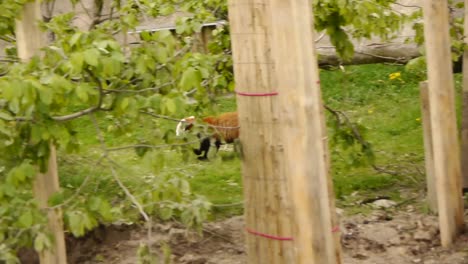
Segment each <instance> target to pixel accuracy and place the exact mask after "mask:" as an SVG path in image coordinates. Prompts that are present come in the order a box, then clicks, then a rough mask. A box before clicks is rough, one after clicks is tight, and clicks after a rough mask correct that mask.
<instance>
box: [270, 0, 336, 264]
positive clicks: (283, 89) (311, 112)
mask: <svg viewBox="0 0 468 264" xmlns="http://www.w3.org/2000/svg"><path fill="white" fill-rule="evenodd" d="M270 2H271V5H272V6H271V10H272V15H271V18H272V19H271V23H272V25H271V28H272V37H273V41H272V43H273V49H272V50H273V57H274V59H275V68H276V75H277V76H278V80H277V89H278V93H279V95H278V98H279V101H278V102H279V104H280V108H281V121H280V122H281V124H282V125H281V131H280V132H281V134H282V138H285V139H286V138H287V139H288V143H287V144H286V145H285V147H284V150H285V154H286V160H287V161H288V162H287V163H286V164H285V166H286V170H287V172H288V175H287V176H288V179H289V183H290V193H291V197H292V202H293V213H294V219H295V223H294V232H293V234H294V236H293V237H294V246H295V253H296V254H295V261H294V262H293V263H304V264H305V263H314V264H322V263H327V264H330V263H340V262H341V259H340V258H339V257H340V256H339V249H337V248H336V247H339V245H335V239H334V235H333V230H334V227H333V226H332V219H333V217H334V214H335V208H334V201H333V200H334V197H333V196H330V195H329V191H330V190H331V189H332V188H331V182H329V180H330V178H329V175H328V160H327V157H328V153H326V152H327V151H328V148H327V146H326V144H327V134H326V130H325V126H324V116H323V103H322V98H321V92H320V79H319V70H318V64H317V54H316V51H315V47H314V30H313V29H314V23H313V12H312V9H311V7H312V2H311V1H310V0H271V1H270ZM329 187H330V188H329ZM337 252H338V254H337Z"/></svg>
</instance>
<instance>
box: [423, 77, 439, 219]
mask: <svg viewBox="0 0 468 264" xmlns="http://www.w3.org/2000/svg"><path fill="white" fill-rule="evenodd" d="M419 88H420V94H421V113H422V124H423V135H424V153H425V154H424V160H425V164H426V183H427V202H428V205H429V209H430V210H431V211H432V212H434V213H436V212H437V193H436V186H437V184H436V177H435V174H434V153H433V152H434V150H433V145H432V130H431V110H430V100H429V88H428V86H427V81H424V82H421V83H420V84H419Z"/></svg>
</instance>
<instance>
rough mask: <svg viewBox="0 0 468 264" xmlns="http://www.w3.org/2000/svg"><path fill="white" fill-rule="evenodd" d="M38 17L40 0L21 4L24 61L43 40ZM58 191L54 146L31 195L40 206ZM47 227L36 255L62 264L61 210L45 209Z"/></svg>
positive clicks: (20, 35)
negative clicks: (46, 242)
mask: <svg viewBox="0 0 468 264" xmlns="http://www.w3.org/2000/svg"><path fill="white" fill-rule="evenodd" d="M40 20H42V15H41V8H40V1H39V0H35V1H33V2H28V3H26V4H25V5H24V7H23V11H22V13H21V17H20V19H19V20H17V21H16V43H17V47H18V56H19V57H20V58H21V59H22V60H24V61H27V60H29V59H30V58H31V57H33V56H34V55H37V54H38V53H39V49H40V48H42V47H43V45H44V43H45V34H44V33H43V32H41V30H40V29H39V26H38V22H39V21H40ZM58 190H59V180H58V173H57V160H56V152H55V146H53V145H51V146H50V158H49V164H48V170H47V172H46V173H39V174H38V175H37V176H36V179H35V181H34V187H33V191H34V195H35V198H36V199H37V200H38V204H39V207H40V208H46V207H48V204H47V203H48V199H49V197H50V196H51V195H52V194H53V193H55V192H57V191H58ZM48 220H49V228H50V231H51V232H52V235H53V236H54V243H53V246H52V248H51V249H50V250H47V251H43V252H41V253H40V254H39V258H40V261H41V263H43V264H65V263H67V255H66V249H65V238H64V232H63V223H62V212H61V210H60V209H55V210H53V211H49V212H48Z"/></svg>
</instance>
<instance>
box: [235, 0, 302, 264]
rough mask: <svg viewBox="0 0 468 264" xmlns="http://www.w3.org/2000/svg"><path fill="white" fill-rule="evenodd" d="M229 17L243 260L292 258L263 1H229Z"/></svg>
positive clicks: (271, 263) (272, 262) (275, 263)
mask: <svg viewBox="0 0 468 264" xmlns="http://www.w3.org/2000/svg"><path fill="white" fill-rule="evenodd" d="M228 3H229V21H230V26H231V42H232V52H233V59H234V74H235V81H236V91H238V92H239V93H238V95H237V109H238V115H239V125H240V127H241V132H240V140H241V144H242V152H243V160H242V174H243V186H244V200H245V206H244V215H245V224H246V245H247V260H248V261H247V263H258V264H263V263H265V264H266V263H268V264H283V263H284V264H287V263H295V261H294V258H293V247H292V246H293V242H292V241H291V239H295V238H293V237H291V233H292V224H293V221H294V220H293V218H292V214H291V208H290V204H289V195H288V189H287V188H288V184H287V178H286V177H285V175H286V174H287V173H288V172H287V171H286V169H285V167H284V164H285V163H286V162H291V161H289V160H286V159H285V158H284V151H283V148H284V146H285V145H286V144H285V142H287V141H288V140H289V139H290V138H284V137H281V136H282V135H281V134H280V133H279V131H280V126H281V125H283V124H282V123H280V122H279V120H280V118H279V115H280V109H279V104H278V96H277V95H276V88H277V87H276V85H275V86H273V84H275V76H274V72H273V71H274V63H273V60H272V58H271V52H270V46H271V40H270V39H271V37H270V33H269V32H270V25H269V23H270V19H269V15H270V12H269V10H268V9H269V2H268V1H267V0H243V1H238V0H230V1H229V2H228Z"/></svg>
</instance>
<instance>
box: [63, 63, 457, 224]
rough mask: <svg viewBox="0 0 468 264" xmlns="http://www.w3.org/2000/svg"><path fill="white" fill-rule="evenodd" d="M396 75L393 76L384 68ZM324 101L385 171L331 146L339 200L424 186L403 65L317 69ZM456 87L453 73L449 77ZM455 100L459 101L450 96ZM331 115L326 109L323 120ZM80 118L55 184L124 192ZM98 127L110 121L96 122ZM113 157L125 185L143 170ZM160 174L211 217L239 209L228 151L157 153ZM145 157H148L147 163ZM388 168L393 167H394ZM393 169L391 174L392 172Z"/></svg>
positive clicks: (146, 132)
mask: <svg viewBox="0 0 468 264" xmlns="http://www.w3.org/2000/svg"><path fill="white" fill-rule="evenodd" d="M392 73H400V76H399V77H397V78H394V79H391V78H390V74H392ZM320 78H321V83H322V93H323V97H324V101H325V103H326V104H327V105H329V106H330V107H332V108H334V109H337V110H340V111H343V112H344V113H346V114H347V115H348V116H349V118H350V119H352V120H353V121H358V122H359V123H360V124H361V125H363V126H364V127H366V128H367V132H366V135H365V136H366V138H367V139H368V141H369V142H371V143H372V145H373V148H374V151H375V154H376V165H377V166H378V167H379V168H381V169H382V170H383V171H385V172H391V173H385V172H382V171H380V172H379V171H377V170H376V169H374V168H372V167H370V166H364V167H350V166H349V164H348V163H349V160H348V159H347V157H346V156H343V155H340V154H338V153H336V152H332V153H333V154H332V173H333V182H334V187H335V192H336V196H337V198H338V199H337V202H338V205H339V206H341V207H346V206H351V205H352V202H353V201H354V200H355V199H357V198H356V197H359V198H363V197H372V196H376V195H388V196H391V197H393V198H394V199H396V200H398V199H400V191H401V190H403V189H404V190H409V191H410V192H411V190H414V191H415V192H416V191H418V190H421V188H424V186H425V183H424V175H423V174H422V173H421V172H423V171H424V151H423V138H422V130H421V129H422V123H421V114H420V104H419V88H418V82H419V81H420V80H418V79H417V78H415V77H413V76H411V75H409V74H408V73H406V72H405V71H404V68H403V66H393V65H382V64H374V65H360V66H348V67H346V71H345V72H342V71H341V70H339V69H338V70H322V71H321V74H320ZM456 86H457V91H459V90H460V76H456ZM218 103H219V109H220V111H222V112H226V111H233V110H235V108H236V105H235V98H221V99H219V102H218ZM457 105H459V100H458V99H457ZM329 118H332V117H331V116H328V115H327V119H329ZM78 122H82V123H79V125H80V127H81V129H82V131H84V132H85V133H84V134H85V136H84V137H83V138H81V142H82V144H83V151H82V153H81V154H76V155H73V156H67V157H64V158H61V160H60V162H61V171H60V173H61V176H62V185H63V186H66V187H67V188H70V189H74V188H77V187H78V186H79V185H80V184H81V183H82V182H83V180H84V179H85V178H86V176H87V175H93V176H98V177H93V179H95V180H93V181H92V183H90V184H88V185H87V186H85V188H83V192H96V191H99V192H100V193H102V194H103V195H104V196H108V197H122V196H123V193H122V191H121V190H120V189H119V188H118V186H117V185H116V183H114V182H113V181H112V180H111V175H110V173H109V170H108V169H107V168H105V167H98V166H95V163H96V160H97V159H99V156H100V154H99V151H98V147H99V141H98V140H97V139H96V132H95V130H94V128H93V127H92V125H91V123H90V121H89V120H85V119H83V120H80V121H78ZM101 125H102V127H106V126H108V125H109V124H107V123H105V122H104V123H102V124H101ZM158 125H159V126H160V125H163V126H166V125H167V126H173V125H174V124H173V123H168V124H166V123H163V122H162V121H161V122H159V123H152V124H149V125H142V127H141V130H139V131H134V132H132V133H130V135H123V136H122V137H121V138H111V137H109V138H106V142H109V144H110V145H123V144H125V142H128V143H130V142H132V141H133V140H134V139H144V138H145V137H151V136H152V135H154V133H156V132H155V129H156V127H157V126H158ZM112 155H113V158H114V159H115V160H116V161H118V162H119V164H120V166H119V169H118V172H119V176H120V177H121V178H122V180H123V181H124V182H125V183H126V184H128V185H129V186H130V188H132V187H134V188H138V186H139V184H141V181H142V179H143V178H142V177H144V176H145V175H147V174H148V173H149V171H148V170H145V169H143V168H142V167H141V166H139V164H140V163H139V162H138V159H137V157H136V155H135V154H134V152H133V151H124V152H116V153H113V154H112ZM164 156H165V158H164V160H165V163H164V165H163V166H162V167H161V168H160V171H161V173H168V174H170V173H173V172H174V171H177V172H180V171H183V175H185V176H187V179H189V182H190V183H191V188H192V191H193V192H195V193H198V194H201V195H204V196H206V197H207V198H208V199H209V200H210V201H211V202H212V203H214V204H215V207H214V210H213V212H214V214H213V216H214V217H224V216H230V215H236V214H241V213H242V208H241V205H240V204H238V203H239V202H242V176H241V172H240V171H241V167H240V160H239V159H238V158H237V157H235V156H234V155H232V153H229V152H221V153H220V154H219V156H218V157H217V158H215V159H213V160H212V161H210V162H200V161H198V160H195V159H189V160H188V161H187V160H185V161H184V160H183V158H181V156H180V155H176V154H171V153H170V152H164ZM147 162H149V161H147ZM393 172H395V173H393ZM393 174H395V175H393Z"/></svg>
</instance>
